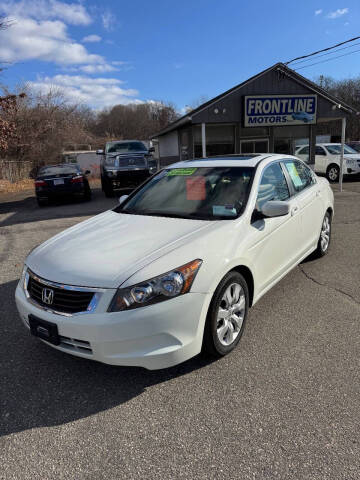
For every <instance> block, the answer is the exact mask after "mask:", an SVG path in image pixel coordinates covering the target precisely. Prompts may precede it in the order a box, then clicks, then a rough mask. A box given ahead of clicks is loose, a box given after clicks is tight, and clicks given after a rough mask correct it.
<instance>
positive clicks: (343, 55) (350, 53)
mask: <svg viewBox="0 0 360 480" xmlns="http://www.w3.org/2000/svg"><path fill="white" fill-rule="evenodd" d="M357 52H360V49H359V50H354V51H353V52H349V53H343V54H342V55H338V56H337V57H333V58H328V59H327V60H322V61H321V62H315V63H311V64H310V65H305V66H304V67H300V68H296V69H295V70H296V71H298V70H302V69H303V68H308V67H313V66H314V65H319V63H326V62H331V60H336V59H337V58H340V57H346V56H347V55H352V54H353V53H357Z"/></svg>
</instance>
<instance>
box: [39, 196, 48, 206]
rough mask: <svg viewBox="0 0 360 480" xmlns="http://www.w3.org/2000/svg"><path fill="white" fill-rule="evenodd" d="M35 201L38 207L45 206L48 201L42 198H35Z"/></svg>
mask: <svg viewBox="0 0 360 480" xmlns="http://www.w3.org/2000/svg"><path fill="white" fill-rule="evenodd" d="M36 201H37V204H38V205H39V207H45V206H46V205H47V204H48V201H47V200H44V199H40V198H37V199H36Z"/></svg>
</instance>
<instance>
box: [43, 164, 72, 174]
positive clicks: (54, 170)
mask: <svg viewBox="0 0 360 480" xmlns="http://www.w3.org/2000/svg"><path fill="white" fill-rule="evenodd" d="M74 173H79V169H78V168H77V167H76V166H74V165H70V164H69V165H52V166H51V165H49V166H48V167H42V168H41V169H40V170H39V173H38V176H45V175H72V174H74Z"/></svg>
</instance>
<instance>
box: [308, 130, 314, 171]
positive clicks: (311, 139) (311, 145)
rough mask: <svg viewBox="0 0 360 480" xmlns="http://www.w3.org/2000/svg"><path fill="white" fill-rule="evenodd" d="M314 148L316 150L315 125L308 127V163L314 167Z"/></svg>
mask: <svg viewBox="0 0 360 480" xmlns="http://www.w3.org/2000/svg"><path fill="white" fill-rule="evenodd" d="M315 150H316V125H310V127H309V159H308V164H309V165H310V167H311V168H312V169H313V170H314V169H315Z"/></svg>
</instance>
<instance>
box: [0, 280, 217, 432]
mask: <svg viewBox="0 0 360 480" xmlns="http://www.w3.org/2000/svg"><path fill="white" fill-rule="evenodd" d="M16 283H17V282H15V281H13V282H8V283H5V284H2V285H0V316H1V327H0V329H1V331H0V365H1V378H2V386H1V390H0V436H1V435H9V434H11V433H15V432H19V431H23V430H27V429H31V428H38V427H49V426H55V425H62V424H65V423H68V422H72V421H75V420H78V419H81V418H85V417H88V416H89V415H93V414H95V413H97V412H101V411H104V410H108V409H110V408H112V407H115V406H118V405H121V404H123V403H126V402H128V401H129V400H131V399H132V398H134V397H136V396H138V395H140V394H141V393H143V392H144V391H145V390H146V389H147V388H148V387H150V386H151V385H154V384H158V383H163V382H167V381H168V380H171V379H173V378H175V377H178V376H181V375H186V374H188V373H190V372H191V371H193V370H197V369H200V368H203V367H205V366H207V365H209V364H210V363H211V361H212V360H210V359H205V358H203V357H201V356H198V357H195V358H193V359H191V360H189V361H187V362H185V363H183V364H180V365H178V366H176V367H172V368H169V369H164V370H155V371H148V370H145V369H143V368H136V367H114V366H108V365H104V364H101V363H98V362H94V361H91V360H85V359H82V358H78V357H74V356H72V355H69V354H66V353H62V352H60V351H58V350H55V349H52V348H51V347H49V346H48V345H46V344H44V343H42V342H41V341H39V340H38V339H36V338H34V337H31V335H30V333H29V332H28V331H27V329H26V328H25V327H24V326H23V324H22V323H21V321H20V318H19V316H18V314H17V311H16V306H15V299H14V292H15V288H16Z"/></svg>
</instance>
